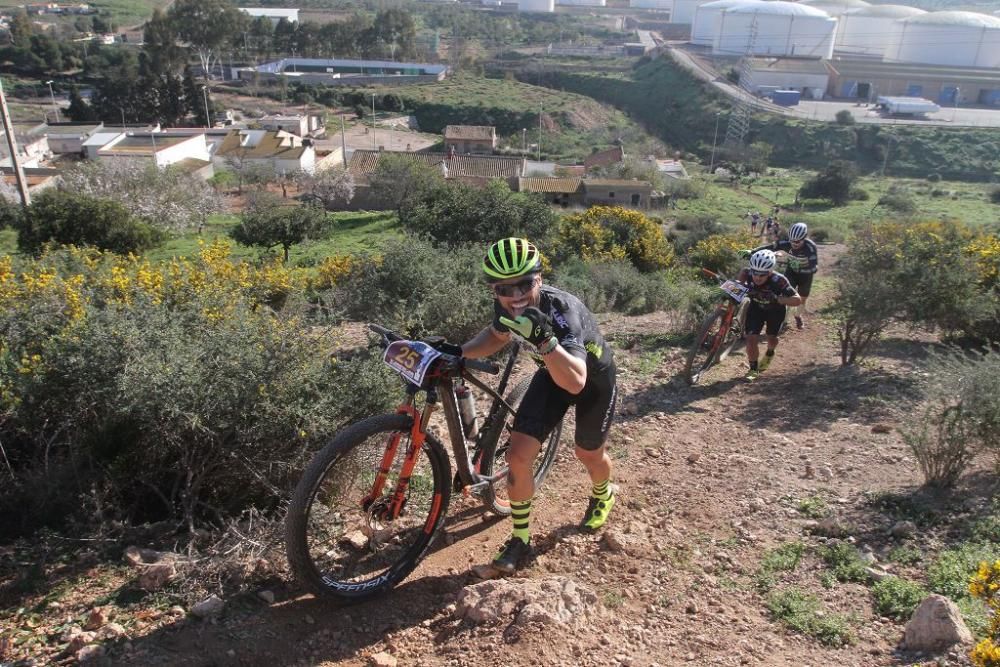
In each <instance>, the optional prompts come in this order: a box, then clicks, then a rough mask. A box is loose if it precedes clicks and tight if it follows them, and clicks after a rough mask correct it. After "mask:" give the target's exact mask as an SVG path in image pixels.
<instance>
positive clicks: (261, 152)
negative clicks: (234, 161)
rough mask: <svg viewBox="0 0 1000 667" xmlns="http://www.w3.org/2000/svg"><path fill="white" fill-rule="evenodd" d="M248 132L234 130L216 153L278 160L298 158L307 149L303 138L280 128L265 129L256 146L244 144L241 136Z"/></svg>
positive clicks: (251, 158) (250, 158)
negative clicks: (281, 130)
mask: <svg viewBox="0 0 1000 667" xmlns="http://www.w3.org/2000/svg"><path fill="white" fill-rule="evenodd" d="M245 134H246V133H245V132H243V131H240V130H233V131H232V132H230V133H229V134H228V135H227V136H226V138H225V139H224V140H223V141H222V143H221V144H219V148H218V150H217V151H216V155H219V156H223V157H224V156H226V155H228V154H233V155H234V156H236V155H237V154H238V156H239V157H241V158H245V159H249V160H253V159H262V158H275V159H278V160H298V159H299V158H301V157H302V154H303V153H305V151H306V146H304V145H303V144H302V143H301V142H302V140H301V139H298V137H295V136H293V135H290V134H288V133H287V132H280V131H278V130H274V131H265V132H264V134H263V136H262V137H261V140H260V141H259V142H257V145H255V146H242V145H241V137H242V136H244V135H245Z"/></svg>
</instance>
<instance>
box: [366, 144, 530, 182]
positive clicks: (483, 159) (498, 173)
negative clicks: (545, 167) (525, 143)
mask: <svg viewBox="0 0 1000 667" xmlns="http://www.w3.org/2000/svg"><path fill="white" fill-rule="evenodd" d="M382 155H408V156H410V157H411V158H413V159H414V160H417V161H419V162H422V163H424V164H426V165H427V166H430V167H438V168H441V165H442V164H443V165H444V166H446V167H447V168H448V178H464V177H474V178H500V179H506V178H517V177H519V176H520V175H521V174H522V173H524V158H519V157H498V156H493V155H456V156H454V157H452V158H449V157H448V156H447V155H445V154H444V153H407V152H405V151H381V152H380V151H371V150H356V151H354V153H353V154H352V155H351V161H350V163H349V164H348V167H347V168H348V170H350V171H351V172H352V173H354V174H356V175H368V174H371V173H372V172H374V171H375V167H376V165H377V164H378V160H379V157H380V156H382Z"/></svg>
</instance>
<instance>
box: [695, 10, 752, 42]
mask: <svg viewBox="0 0 1000 667" xmlns="http://www.w3.org/2000/svg"><path fill="white" fill-rule="evenodd" d="M762 3H763V0H715V1H714V2H706V3H705V4H703V5H699V6H698V7H697V9H695V12H694V18H693V19H692V23H691V43H692V44H697V45H699V46H712V44H713V42H715V36H716V35H717V34H718V33H719V23H720V21H721V20H722V14H723V12H725V11H727V10H729V9H732V8H733V7H739V6H741V5H756V4H762Z"/></svg>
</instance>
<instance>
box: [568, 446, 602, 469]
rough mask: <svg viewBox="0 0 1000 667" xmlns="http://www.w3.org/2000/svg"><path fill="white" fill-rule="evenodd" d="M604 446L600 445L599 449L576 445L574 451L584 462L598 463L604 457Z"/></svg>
mask: <svg viewBox="0 0 1000 667" xmlns="http://www.w3.org/2000/svg"><path fill="white" fill-rule="evenodd" d="M604 451H605V450H604V446H603V445H602V446H600V447H598V448H597V449H584V448H583V447H580V446H579V445H577V446H576V449H575V450H574V453H575V454H576V458H578V459H579V460H580V461H581V462H582V463H584V464H587V463H596V462H597V461H600V460H601V459H603V458H604Z"/></svg>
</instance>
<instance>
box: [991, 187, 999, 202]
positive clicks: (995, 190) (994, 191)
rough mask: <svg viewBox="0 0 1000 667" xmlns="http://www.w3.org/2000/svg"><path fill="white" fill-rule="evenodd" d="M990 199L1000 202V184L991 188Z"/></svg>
mask: <svg viewBox="0 0 1000 667" xmlns="http://www.w3.org/2000/svg"><path fill="white" fill-rule="evenodd" d="M990 201H991V202H993V203H994V204H1000V186H997V187H994V188H993V189H992V190H990Z"/></svg>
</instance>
